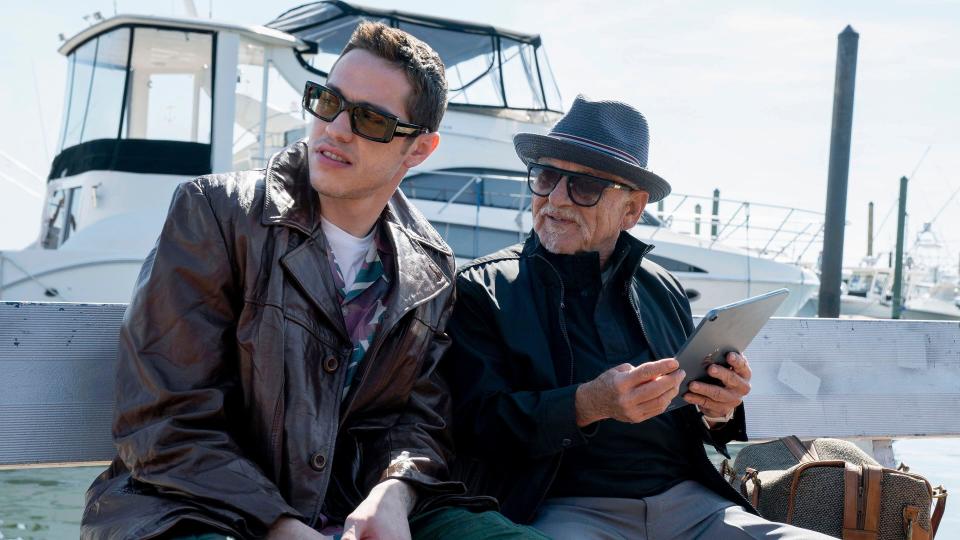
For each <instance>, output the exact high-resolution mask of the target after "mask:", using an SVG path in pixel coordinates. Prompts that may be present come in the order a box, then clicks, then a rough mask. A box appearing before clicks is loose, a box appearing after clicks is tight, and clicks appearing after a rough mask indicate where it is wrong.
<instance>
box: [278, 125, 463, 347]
mask: <svg viewBox="0 0 960 540" xmlns="http://www.w3.org/2000/svg"><path fill="white" fill-rule="evenodd" d="M265 177H266V178H265V183H266V187H265V189H266V196H265V200H264V208H263V217H262V220H261V221H262V223H263V224H264V225H268V226H269V225H282V226H286V227H292V228H294V229H297V230H298V231H300V232H302V233H304V234H305V235H307V236H308V237H309V238H308V240H307V241H306V242H304V243H303V244H301V245H300V246H298V247H297V248H295V249H294V250H292V251H291V252H289V253H287V254H286V255H284V256H283V259H282V264H283V266H284V267H285V268H286V269H287V271H288V272H289V273H290V274H292V276H293V278H294V279H295V280H296V281H297V282H298V284H299V285H300V286H301V287H302V289H303V290H304V292H305V293H306V295H307V297H308V298H309V299H310V301H311V302H312V303H313V304H315V305H316V306H317V307H318V308H319V309H320V310H321V311H323V312H324V313H325V314H326V315H327V317H328V318H329V319H330V320H331V322H333V323H334V325H335V326H336V327H337V328H339V329H340V330H341V331H342V333H343V334H344V335H346V331H345V330H344V324H343V318H342V315H341V314H340V306H339V302H338V301H337V296H336V294H335V293H336V290H335V286H334V285H333V278H332V276H330V275H328V274H329V270H328V269H329V262H328V261H327V254H326V239H325V238H323V230H322V228H321V227H320V226H319V225H318V222H319V218H318V215H319V206H320V205H319V201H318V198H317V195H316V192H315V191H314V189H313V187H312V186H311V185H310V181H309V169H308V167H307V145H306V143H305V141H298V142H297V143H295V144H293V145H291V146H289V147H287V148H285V149H283V150H281V151H280V152H279V153H277V154H276V155H274V156H273V157H272V158H271V159H270V163H269V165H268V166H267V170H266V174H265ZM378 223H379V224H380V225H381V226H382V227H383V228H382V229H381V231H382V232H383V233H384V234H385V235H386V239H385V240H386V242H384V243H383V245H384V247H385V248H386V250H387V251H388V252H389V256H390V257H391V258H392V259H393V264H392V266H393V272H392V276H391V280H392V283H393V284H392V286H391V288H390V293H389V295H388V298H387V300H386V308H387V312H386V314H385V315H384V321H383V324H382V326H381V330H380V331H381V332H384V331H387V330H389V328H390V327H391V326H392V325H393V324H394V323H396V321H397V320H399V319H400V317H402V316H403V314H404V313H406V312H407V311H409V310H410V309H413V308H415V307H416V306H418V305H420V304H421V303H423V302H426V301H428V300H430V299H431V298H433V297H434V296H436V295H437V294H438V293H440V292H441V291H442V290H443V289H445V288H446V287H448V286H450V285H451V283H452V266H453V265H452V261H450V268H449V269H447V270H446V271H444V269H443V268H441V267H440V265H439V264H438V263H437V260H449V259H452V257H453V253H452V251H451V250H450V248H449V247H448V246H447V245H446V243H444V241H443V239H442V238H440V236H439V235H438V234H437V232H436V231H435V230H434V229H433V227H432V226H431V225H430V224H429V222H428V221H427V220H426V218H424V217H423V215H422V214H421V213H420V212H419V211H418V210H417V209H416V208H414V207H413V205H411V204H410V202H409V201H408V200H407V198H406V197H405V196H404V195H403V193H402V192H401V191H400V190H399V189H398V190H397V192H396V193H394V195H393V197H392V198H391V199H390V201H389V202H388V203H387V206H386V207H385V208H384V210H383V213H382V214H381V215H380V220H379V221H378ZM431 251H432V252H434V253H431ZM438 254H439V256H438Z"/></svg>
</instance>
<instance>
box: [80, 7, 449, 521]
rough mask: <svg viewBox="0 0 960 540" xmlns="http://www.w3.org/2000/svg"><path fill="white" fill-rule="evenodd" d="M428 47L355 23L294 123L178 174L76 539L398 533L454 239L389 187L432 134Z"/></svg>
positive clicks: (442, 452)
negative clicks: (103, 464)
mask: <svg viewBox="0 0 960 540" xmlns="http://www.w3.org/2000/svg"><path fill="white" fill-rule="evenodd" d="M446 92H447V83H446V79H445V76H444V69H443V64H442V63H441V61H440V58H439V57H438V56H437V54H436V53H435V52H434V51H433V50H432V49H430V48H429V47H428V46H427V45H426V44H424V43H422V42H421V41H419V40H417V39H416V38H413V37H412V36H410V35H409V34H406V33H405V32H402V31H400V30H396V29H391V28H387V27H385V26H383V25H382V24H372V23H363V24H361V25H360V26H359V27H358V28H357V30H356V31H355V32H354V34H353V36H352V38H351V40H350V42H349V44H348V45H347V46H346V48H345V49H344V52H343V54H342V55H341V56H340V58H339V59H338V61H337V62H336V64H335V65H334V67H333V69H332V70H331V73H330V76H329V78H328V80H327V81H326V83H325V85H319V84H315V83H308V84H307V87H306V89H305V95H304V101H303V105H304V107H305V110H306V111H307V112H309V113H310V114H312V115H313V116H314V117H315V119H314V120H313V125H312V128H311V131H310V134H309V137H308V139H307V140H306V141H305V142H304V141H301V142H298V143H296V144H294V145H292V146H290V147H288V148H286V149H284V150H282V151H281V152H280V153H278V154H277V155H275V156H273V157H272V158H271V160H270V162H269V164H268V166H267V168H266V170H256V171H246V172H241V173H235V174H215V175H210V176H207V177H203V178H199V179H197V180H194V181H192V182H188V183H185V184H183V185H181V186H180V187H179V188H178V190H177V192H176V194H175V195H174V198H173V202H172V205H171V207H170V210H169V215H168V217H167V221H166V224H165V225H164V228H163V231H162V233H161V235H160V238H159V240H158V242H157V245H156V247H155V248H154V250H153V251H152V252H151V254H150V256H149V257H148V258H147V261H146V263H145V264H144V267H143V270H142V271H141V274H140V277H139V280H138V283H137V287H136V289H135V293H134V298H133V300H132V302H131V304H130V307H129V308H128V310H127V314H126V317H125V320H124V323H123V327H122V330H121V335H120V348H119V361H118V373H117V387H116V388H117V398H116V399H117V402H116V416H115V421H114V439H115V442H116V445H117V449H118V457H117V459H116V460H115V461H114V463H113V464H112V465H111V467H110V468H109V469H108V470H107V471H106V472H105V473H104V474H102V475H101V476H100V477H99V478H98V479H97V480H96V481H95V482H94V484H93V486H91V488H90V490H89V492H88V494H87V508H86V511H85V513H84V516H83V524H82V536H83V537H84V538H111V539H127V538H130V539H134V538H146V537H150V538H155V537H164V538H171V537H172V538H177V537H184V536H186V537H190V536H192V535H207V536H211V537H215V538H217V537H223V535H229V536H233V537H241V538H259V537H264V536H268V535H269V537H270V538H284V539H287V538H293V539H297V538H303V539H306V538H321V537H322V536H321V533H320V531H324V530H326V531H328V532H329V531H331V530H333V529H334V528H337V527H338V526H339V525H340V524H344V532H345V534H344V537H345V538H361V537H362V538H408V537H409V534H410V533H409V529H408V522H407V516H408V514H410V513H411V512H413V511H414V509H415V508H416V509H417V510H419V509H423V508H426V507H428V506H429V505H430V503H431V501H432V500H434V498H435V497H436V496H438V495H443V494H448V493H460V492H462V484H459V483H456V482H449V481H445V480H444V479H445V478H446V476H447V465H446V461H447V453H448V440H447V435H446V431H445V429H446V419H445V416H446V415H447V414H448V410H449V407H448V399H447V394H446V393H445V392H444V391H443V390H442V388H441V386H440V385H438V383H437V380H436V378H435V375H434V367H435V365H436V363H437V362H438V359H439V357H440V355H441V353H442V352H443V350H444V349H445V348H446V347H447V345H448V341H449V340H448V338H447V337H446V335H445V334H443V327H444V325H445V322H446V319H447V318H448V315H449V312H450V309H451V301H452V283H451V282H452V275H453V269H454V260H453V255H452V253H451V252H450V249H449V248H448V247H447V246H446V244H445V243H444V242H443V240H442V239H441V238H440V237H439V236H438V235H437V233H436V232H435V231H434V230H433V228H432V227H431V226H430V225H429V224H428V222H427V221H426V220H425V219H424V218H423V217H422V216H421V215H420V213H419V212H418V211H417V210H416V209H414V208H413V207H412V206H411V205H410V204H409V203H408V202H407V200H406V198H405V197H404V196H403V194H402V193H401V192H400V191H399V190H398V189H397V186H398V185H399V183H400V181H401V179H402V178H403V176H404V175H405V174H406V172H407V170H408V169H409V168H411V167H414V166H416V165H418V164H420V163H421V162H423V161H424V160H425V159H427V157H428V156H430V154H431V153H432V152H433V151H434V150H435V149H436V147H437V144H438V143H439V136H438V135H437V133H436V132H437V128H438V126H439V124H440V119H441V117H442V116H443V113H444V110H445V106H446V103H445V101H446Z"/></svg>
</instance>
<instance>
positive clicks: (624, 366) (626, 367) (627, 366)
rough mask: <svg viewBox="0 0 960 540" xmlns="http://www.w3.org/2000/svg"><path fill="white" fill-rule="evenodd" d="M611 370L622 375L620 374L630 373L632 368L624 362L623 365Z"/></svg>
mask: <svg viewBox="0 0 960 540" xmlns="http://www.w3.org/2000/svg"><path fill="white" fill-rule="evenodd" d="M613 369H614V371H617V372H620V373H622V372H624V371H630V370H631V369H633V366H632V365H630V364H627V363H626V362H624V363H623V364H620V365H619V366H617V367H615V368H613Z"/></svg>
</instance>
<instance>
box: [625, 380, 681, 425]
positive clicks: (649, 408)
mask: <svg viewBox="0 0 960 540" xmlns="http://www.w3.org/2000/svg"><path fill="white" fill-rule="evenodd" d="M675 397H677V389H676V388H673V387H671V388H668V389H667V390H666V391H664V392H663V393H661V394H659V395H656V396H653V397H652V398H651V399H647V400H646V401H643V402H641V403H638V404H637V405H636V406H635V407H633V408H632V409H631V410H630V411H628V418H629V419H630V421H632V422H634V423H637V422H643V421H644V420H648V419H650V418H653V417H654V416H657V415H658V414H660V413H662V412H663V411H665V410H667V407H668V406H669V405H670V402H671V401H673V398H675Z"/></svg>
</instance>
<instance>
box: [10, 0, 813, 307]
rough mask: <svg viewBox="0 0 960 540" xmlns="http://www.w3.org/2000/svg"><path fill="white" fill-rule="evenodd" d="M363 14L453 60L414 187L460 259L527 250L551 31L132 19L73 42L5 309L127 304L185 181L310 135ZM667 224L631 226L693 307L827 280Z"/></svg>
mask: <svg viewBox="0 0 960 540" xmlns="http://www.w3.org/2000/svg"><path fill="white" fill-rule="evenodd" d="M360 19H368V20H379V21H383V22H384V23H386V24H389V25H391V26H395V27H399V28H402V29H404V30H406V31H409V32H411V33H412V34H414V35H416V36H418V37H420V38H421V39H423V40H425V41H427V42H428V43H430V44H431V45H432V46H433V47H434V48H435V49H436V50H437V52H438V53H439V54H440V56H441V58H442V59H443V61H444V63H445V65H446V66H447V77H448V80H449V83H450V105H449V109H448V112H447V114H446V115H445V117H444V120H443V123H442V125H441V133H442V135H443V144H441V146H440V148H439V150H438V151H437V152H436V154H435V155H434V156H432V157H431V158H430V160H428V162H427V163H428V165H429V168H427V169H424V168H421V169H417V170H412V171H411V173H410V174H409V175H408V177H407V178H406V179H405V180H404V182H403V184H402V189H403V190H404V191H405V192H406V193H407V194H408V196H410V198H411V199H413V200H414V202H415V204H417V206H418V207H420V208H421V209H422V210H423V212H424V214H425V215H426V216H427V217H428V218H429V219H430V220H431V222H433V224H434V225H435V226H436V227H437V229H438V230H439V231H440V232H441V234H443V236H444V237H445V238H446V239H447V241H448V243H450V245H451V246H452V247H453V248H454V251H455V252H456V254H457V257H458V259H460V260H461V261H465V260H469V259H471V258H473V257H476V256H479V255H483V254H486V253H489V252H492V251H495V250H497V249H500V248H502V247H505V246H507V245H510V244H512V243H515V242H517V241H520V240H522V239H523V238H524V237H525V236H526V234H527V232H528V231H529V230H530V229H531V219H530V213H529V209H528V206H529V195H528V194H527V191H526V183H525V180H526V178H525V171H523V170H522V165H521V163H520V161H519V159H518V158H517V157H516V154H515V153H514V150H513V143H512V135H513V134H514V133H516V132H518V131H533V132H546V131H547V129H548V128H549V127H550V126H551V125H552V124H553V123H554V122H555V121H556V120H557V119H558V118H559V117H560V115H561V114H562V110H561V101H560V94H559V91H558V89H557V86H556V84H555V82H554V80H553V77H552V74H551V70H550V65H549V61H548V59H547V56H546V53H545V51H544V48H543V45H542V43H541V40H540V37H539V36H537V35H534V34H522V33H518V32H512V31H508V30H504V29H500V28H495V27H491V26H488V25H482V24H475V23H469V22H463V21H455V20H449V19H441V18H436V17H429V16H423V15H418V14H413V13H403V12H397V11H386V10H376V9H368V8H363V7H359V6H354V5H350V4H346V3H344V2H339V1H324V2H317V3H313V4H308V5H304V6H300V7H298V8H294V9H292V10H290V11H288V12H286V13H283V14H282V15H280V16H279V17H278V18H277V19H275V20H274V21H271V22H270V23H268V24H267V25H266V26H239V25H234V24H225V23H219V22H216V21H212V20H203V19H178V18H166V17H153V16H139V15H118V16H115V17H112V18H110V19H106V20H104V21H101V22H99V23H97V24H95V25H93V26H91V27H89V28H87V29H85V30H83V31H82V32H80V33H78V34H77V35H75V36H73V37H71V38H70V39H68V40H67V41H66V42H65V43H64V44H63V45H62V47H61V48H60V52H61V53H62V54H64V55H65V56H66V58H67V69H68V77H67V88H66V97H65V102H64V113H63V121H62V131H61V134H60V143H59V147H58V152H59V153H58V154H57V156H56V158H55V159H54V160H53V163H52V165H51V169H50V173H49V176H48V180H47V187H46V195H45V197H46V198H45V200H46V205H45V209H44V211H43V217H42V219H43V226H42V230H41V234H40V238H38V239H37V241H36V242H35V243H34V244H33V245H31V246H29V247H28V248H26V249H24V250H21V251H16V252H4V253H0V300H5V301H11V300H16V301H21V300H23V301H31V300H32V301H70V302H126V301H128V300H129V296H130V293H131V290H132V287H133V284H134V282H135V280H136V277H137V274H138V272H139V269H140V266H141V264H142V261H143V259H144V258H145V256H146V255H147V253H148V252H149V250H150V249H151V248H152V247H153V244H154V242H155V240H156V238H157V235H158V234H159V232H160V229H161V226H162V224H163V220H164V217H165V215H166V210H167V206H168V203H169V201H170V197H171V195H172V193H173V190H174V188H175V186H176V185H177V184H179V183H180V182H183V181H184V180H188V179H190V178H192V177H195V176H198V175H202V174H207V173H210V172H220V171H231V170H242V169H248V168H256V167H263V166H264V164H265V163H266V161H267V159H268V158H269V156H271V155H272V154H273V153H274V152H276V151H277V150H279V149H280V148H282V147H284V146H286V145H287V144H290V143H291V142H293V141H295V140H297V139H299V138H301V137H302V136H303V135H304V133H305V126H306V124H307V120H306V119H305V117H304V116H303V114H302V113H301V112H300V95H301V89H302V88H303V86H304V83H305V82H306V81H307V80H317V81H323V80H324V79H325V77H326V74H327V70H329V68H330V66H331V64H332V61H333V60H334V59H335V58H336V56H337V55H338V54H339V52H340V50H341V49H342V47H343V45H344V44H345V43H346V41H347V39H348V38H349V36H350V34H351V32H352V30H353V28H354V26H355V25H356V23H357V22H358V21H359V20H360ZM673 197H674V199H676V197H678V196H673ZM669 200H670V199H668V201H669ZM661 208H662V207H661ZM697 219H699V217H698V218H697ZM669 223H670V221H669V220H668V221H667V222H666V223H665V222H662V221H660V220H658V219H657V218H656V217H654V216H653V215H651V214H647V215H645V216H644V221H643V223H641V224H640V225H638V226H637V227H636V228H634V229H633V230H632V231H631V232H632V233H633V234H635V235H636V236H637V237H638V238H640V239H641V240H644V241H647V242H650V243H653V244H655V245H656V249H655V251H654V252H653V253H652V254H651V255H650V256H651V258H653V259H654V260H656V261H658V262H660V263H661V264H663V265H664V266H666V267H667V268H669V269H670V270H672V271H674V272H675V273H676V274H677V276H678V277H679V278H680V279H681V281H682V282H683V283H684V285H685V286H686V287H687V288H688V291H689V296H690V297H691V300H692V302H693V306H694V312H695V313H703V312H705V311H706V310H708V309H709V308H711V307H714V306H716V305H720V304H724V303H728V302H732V301H735V300H739V299H741V298H743V297H745V296H748V295H752V294H759V293H762V292H765V291H768V290H772V289H776V288H780V287H787V288H790V289H791V291H792V294H791V297H790V300H789V301H788V302H787V303H785V304H784V306H783V307H782V308H781V310H780V312H779V314H780V315H793V314H795V313H796V312H797V310H798V309H800V307H801V306H803V305H804V304H805V303H806V302H807V300H808V299H809V298H810V297H811V296H812V295H813V294H815V292H816V289H817V287H818V286H819V282H818V281H817V278H816V276H815V274H813V273H812V272H811V271H809V270H806V269H802V268H800V267H799V266H796V265H793V264H784V263H782V262H776V261H774V260H771V259H769V258H765V257H760V256H757V255H755V254H754V253H752V252H750V251H746V250H742V249H736V248H730V247H725V246H724V245H722V243H719V242H718V241H717V239H718V235H712V236H708V237H706V238H704V237H703V236H697V235H692V234H680V233H678V232H676V231H675V230H673V229H671V228H670V227H667V226H666V225H667V224H669ZM698 226H699V225H698ZM781 251H782V250H781Z"/></svg>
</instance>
